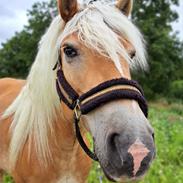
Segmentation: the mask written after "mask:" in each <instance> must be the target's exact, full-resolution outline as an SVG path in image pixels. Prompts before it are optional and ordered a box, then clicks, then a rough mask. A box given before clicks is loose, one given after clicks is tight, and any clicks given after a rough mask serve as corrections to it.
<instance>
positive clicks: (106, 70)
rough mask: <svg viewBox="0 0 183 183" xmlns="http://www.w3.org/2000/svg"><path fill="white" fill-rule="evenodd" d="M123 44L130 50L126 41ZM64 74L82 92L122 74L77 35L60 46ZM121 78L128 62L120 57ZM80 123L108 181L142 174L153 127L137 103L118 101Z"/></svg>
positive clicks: (150, 149)
mask: <svg viewBox="0 0 183 183" xmlns="http://www.w3.org/2000/svg"><path fill="white" fill-rule="evenodd" d="M123 44H124V46H125V47H126V49H128V50H129V51H128V52H129V54H130V53H132V51H131V50H132V49H133V48H132V47H131V46H130V44H129V43H127V42H126V41H123ZM61 57H62V64H63V70H64V74H65V76H66V78H67V80H68V82H69V83H70V84H71V85H72V87H73V88H75V90H76V91H77V92H78V93H79V94H80V95H81V94H83V93H85V92H87V91H88V90H90V89H91V88H93V87H95V86H97V85H98V84H100V83H102V82H104V81H107V80H111V79H113V78H119V77H121V73H120V72H119V71H118V70H117V69H116V67H115V65H114V63H113V62H112V61H111V60H110V59H109V58H106V57H104V56H101V55H100V54H98V53H97V52H95V51H94V50H91V49H89V48H87V47H85V46H84V45H83V44H82V42H80V41H79V40H78V38H77V34H75V35H71V36H68V37H67V38H66V39H65V40H64V41H63V43H62V46H61ZM121 65H122V68H123V69H122V70H123V75H122V77H125V78H129V79H130V72H129V65H128V64H127V62H126V61H125V60H124V59H122V58H121ZM82 124H83V126H85V127H86V128H87V129H88V130H89V131H90V132H91V135H92V137H93V139H94V145H95V153H96V154H97V157H98V158H99V161H100V164H101V167H102V168H103V170H104V172H105V174H106V176H107V177H108V178H109V179H111V180H116V181H122V180H125V178H132V179H136V178H138V177H141V176H142V175H144V173H145V172H146V170H147V169H148V167H149V165H150V163H151V161H152V159H153V158H154V155H155V150H154V149H155V147H154V139H153V136H154V135H153V129H152V127H151V125H150V124H149V121H148V120H147V119H146V118H145V116H144V114H143V112H142V111H141V109H140V107H139V105H138V103H137V102H136V101H133V100H118V101H113V102H109V103H107V104H105V105H104V106H102V107H100V108H97V109H96V110H94V111H93V112H90V113H89V114H88V115H86V116H83V117H82Z"/></svg>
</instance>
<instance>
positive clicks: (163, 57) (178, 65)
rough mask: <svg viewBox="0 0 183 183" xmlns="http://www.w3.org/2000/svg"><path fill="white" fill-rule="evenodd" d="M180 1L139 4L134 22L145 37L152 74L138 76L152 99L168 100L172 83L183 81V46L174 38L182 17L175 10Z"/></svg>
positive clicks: (157, 1) (146, 73) (170, 0)
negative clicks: (173, 27) (173, 31)
mask: <svg viewBox="0 0 183 183" xmlns="http://www.w3.org/2000/svg"><path fill="white" fill-rule="evenodd" d="M178 3H179V1H178V0H154V1H150V0H138V1H135V3H134V5H135V7H134V11H133V15H132V19H133V21H134V22H135V23H136V24H137V25H138V27H140V29H141V31H142V32H143V34H144V35H145V39H146V41H147V49H148V55H149V57H148V61H149V65H150V70H149V72H145V73H142V74H136V78H137V79H138V80H140V82H141V84H142V85H143V87H144V88H145V92H146V94H147V96H148V97H149V98H155V97H156V96H158V95H160V94H161V95H164V96H167V94H168V90H169V88H170V85H171V83H172V82H173V81H174V80H181V79H183V72H182V71H183V53H182V50H183V44H182V43H181V42H180V41H179V40H178V38H177V36H176V35H175V34H172V25H171V23H172V22H174V21H176V20H177V19H178V14H177V13H176V12H175V11H173V10H172V9H171V7H172V5H178Z"/></svg>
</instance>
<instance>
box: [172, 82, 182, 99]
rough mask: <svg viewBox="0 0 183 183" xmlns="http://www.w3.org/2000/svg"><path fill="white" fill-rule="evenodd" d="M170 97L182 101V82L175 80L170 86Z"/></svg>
mask: <svg viewBox="0 0 183 183" xmlns="http://www.w3.org/2000/svg"><path fill="white" fill-rule="evenodd" d="M170 96H171V97H172V98H176V99H181V100H183V80H177V81H174V82H172V84H171V85H170Z"/></svg>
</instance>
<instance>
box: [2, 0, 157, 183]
mask: <svg viewBox="0 0 183 183" xmlns="http://www.w3.org/2000/svg"><path fill="white" fill-rule="evenodd" d="M58 7H59V12H60V15H61V16H58V17H56V18H55V19H54V20H53V22H52V23H51V25H50V27H49V29H48V30H47V32H46V34H45V35H44V36H43V38H42V40H41V42H40V46H39V52H38V54H37V57H36V59H35V62H34V64H33V66H32V68H31V70H30V73H29V76H28V78H27V80H26V81H24V80H15V79H10V78H5V79H1V80H0V91H1V93H0V114H1V121H0V137H1V138H0V172H1V174H2V173H3V172H4V171H6V172H8V173H10V174H11V175H12V176H13V178H14V180H15V182H16V183H24V182H26V183H57V182H59V183H61V182H68V183H83V182H86V180H87V176H88V173H89V170H90V168H91V159H90V158H89V156H90V157H91V158H93V159H95V160H98V161H99V163H100V165H101V167H102V169H103V171H104V173H105V175H106V176H107V177H108V178H109V179H111V180H113V181H119V182H121V181H125V180H129V179H130V180H136V179H138V178H139V177H142V176H143V175H144V174H145V172H146V170H147V169H148V167H149V165H150V163H151V162H152V160H153V158H154V155H155V146H154V139H153V129H152V127H151V126H150V124H149V122H148V120H147V118H146V117H147V106H146V103H145V99H144V97H143V92H142V91H141V89H140V87H139V86H138V84H137V83H136V82H135V81H132V80H130V79H131V77H130V68H137V67H141V68H143V69H144V68H145V67H146V66H147V63H146V59H145V49H144V41H143V38H142V35H141V34H140V32H139V30H138V29H137V28H136V27H135V26H134V25H133V24H132V23H131V22H130V21H129V20H128V18H127V16H128V15H129V14H130V12H131V9H132V0H119V1H118V2H116V5H114V4H113V5H112V4H105V3H103V2H101V1H90V2H89V3H87V4H86V3H85V4H82V5H79V4H78V3H77V1H76V0H58ZM53 68H54V69H53ZM56 78H57V79H56ZM55 80H56V82H55ZM96 86H97V87H96ZM88 91H89V92H88ZM59 99H61V102H60V100H59ZM81 101H82V102H81ZM74 111H75V113H74ZM73 114H74V116H75V120H74V121H75V126H74V124H73ZM78 123H79V126H80V128H79V126H78ZM75 127H76V128H75ZM80 129H81V132H82V133H81V134H82V135H84V134H85V132H86V131H89V132H90V133H91V135H92V137H93V140H94V153H92V152H91V151H90V150H89V149H88V148H87V146H86V144H85V143H84V141H83V139H82V136H81V134H80ZM75 132H76V133H75ZM76 136H77V138H78V140H77V139H76ZM78 142H79V143H80V144H79V143H78ZM80 145H81V146H82V148H83V149H84V151H86V153H87V154H88V155H89V156H87V155H86V153H85V152H84V151H83V149H82V148H81V146H80Z"/></svg>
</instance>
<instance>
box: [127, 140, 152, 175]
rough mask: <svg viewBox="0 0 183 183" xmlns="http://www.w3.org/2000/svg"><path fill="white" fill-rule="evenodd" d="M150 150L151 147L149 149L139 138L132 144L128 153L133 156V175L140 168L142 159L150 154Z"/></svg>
mask: <svg viewBox="0 0 183 183" xmlns="http://www.w3.org/2000/svg"><path fill="white" fill-rule="evenodd" d="M149 152H150V151H149V149H147V148H146V146H145V145H144V144H143V143H142V142H141V141H140V140H139V139H137V140H136V141H135V143H134V144H132V145H131V146H130V148H129V149H128V153H130V154H131V155H132V156H133V163H134V168H133V176H135V175H136V173H137V172H138V170H139V169H140V165H141V162H142V160H143V159H144V158H145V157H146V156H147V155H148V153H149Z"/></svg>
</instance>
